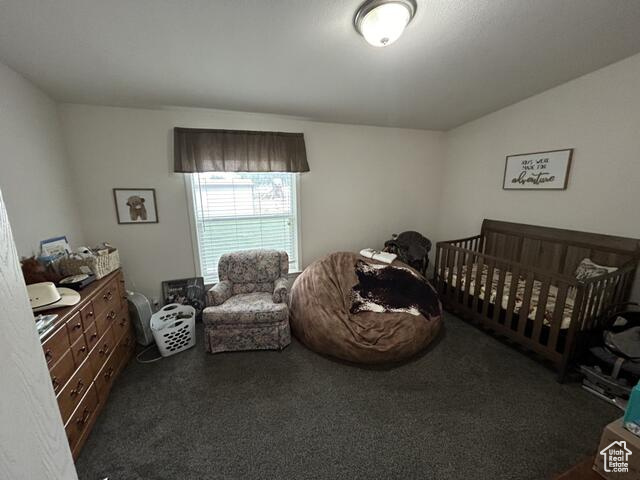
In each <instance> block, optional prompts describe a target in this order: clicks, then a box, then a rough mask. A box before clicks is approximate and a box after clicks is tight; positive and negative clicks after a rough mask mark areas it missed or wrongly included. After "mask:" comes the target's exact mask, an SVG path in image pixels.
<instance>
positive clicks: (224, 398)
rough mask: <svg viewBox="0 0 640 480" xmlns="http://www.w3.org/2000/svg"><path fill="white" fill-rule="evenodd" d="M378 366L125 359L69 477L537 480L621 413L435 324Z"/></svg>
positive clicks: (485, 340) (578, 452) (451, 325)
mask: <svg viewBox="0 0 640 480" xmlns="http://www.w3.org/2000/svg"><path fill="white" fill-rule="evenodd" d="M445 326H446V331H445V333H444V334H443V335H442V336H441V337H440V339H439V341H438V342H437V344H436V345H434V346H433V347H432V348H431V349H430V350H429V351H428V352H427V353H426V354H424V355H422V356H421V357H419V358H417V359H415V360H414V361H412V362H410V363H407V364H404V365H401V366H397V367H395V368H390V369H367V368H361V367H355V366H352V365H347V364H344V363H340V362H336V361H332V360H329V359H327V358H324V357H321V356H319V355H317V354H315V353H314V352H311V351H309V350H307V349H306V348H305V347H303V346H302V345H301V344H299V343H297V342H295V341H294V343H293V344H292V345H291V346H289V347H288V348H287V349H286V350H284V351H283V352H281V353H278V352H242V353H226V354H218V355H207V354H205V353H204V352H203V348H202V342H201V338H199V339H198V340H199V344H198V345H197V346H196V348H195V349H191V350H190V351H188V352H184V353H181V354H178V355H176V356H174V357H170V358H167V359H164V360H161V361H160V362H157V363H153V364H147V365H143V364H138V363H135V362H132V363H131V365H130V366H129V367H128V368H127V369H126V370H125V371H124V372H123V374H122V376H121V378H120V379H119V380H118V381H117V382H116V385H115V386H114V388H113V391H112V393H111V397H110V398H109V402H108V403H107V406H106V408H105V410H104V412H103V414H102V416H101V417H100V418H99V420H98V422H97V424H96V426H95V428H94V431H93V433H92V434H91V436H90V438H89V440H88V442H87V444H86V446H85V447H84V450H83V452H82V454H81V456H80V458H79V461H78V463H77V468H78V474H79V476H80V479H81V480H94V479H102V478H104V477H109V479H110V480H121V479H122V480H124V479H127V480H129V479H167V480H168V479H171V480H177V479H180V480H187V479H236V478H237V479H258V478H260V479H263V478H265V479H266V478H269V479H279V478H291V479H307V478H310V479H321V478H345V479H347V478H349V479H360V478H362V479H374V478H375V479H378V478H381V479H396V478H397V479H410V478H421V479H466V478H469V479H479V478H480V479H488V478H491V479H500V478H504V479H543V478H551V477H552V475H553V474H554V473H558V472H560V471H563V470H565V469H567V468H569V467H570V466H571V465H572V464H574V463H576V462H578V461H579V460H581V459H582V458H583V457H584V456H585V455H587V454H590V453H593V452H594V451H595V449H596V447H597V445H598V440H599V437H600V433H601V430H602V428H603V427H604V425H606V424H607V423H608V422H610V421H612V420H613V419H614V418H616V417H617V416H619V415H620V412H619V411H618V410H616V409H615V408H614V407H612V406H609V405H608V404H606V403H604V402H602V401H601V400H598V399H596V398H595V397H592V396H590V395H589V394H588V393H586V392H584V391H583V390H581V389H580V387H579V386H578V385H577V384H571V385H559V384H558V383H556V380H555V374H554V373H553V372H552V371H551V370H549V369H547V368H546V367H544V366H543V365H541V364H539V363H537V362H535V361H534V360H532V359H530V358H528V357H527V356H525V355H523V354H522V353H520V352H518V351H517V350H515V349H513V348H511V347H509V346H506V345H503V344H502V343H501V342H499V341H497V340H496V339H494V338H492V337H491V336H489V335H486V334H484V333H483V332H481V331H479V330H477V329H476V328H474V327H472V326H469V325H467V324H465V323H464V322H462V321H461V320H459V319H457V318H455V317H452V316H450V315H449V316H448V317H447V318H446V323H445Z"/></svg>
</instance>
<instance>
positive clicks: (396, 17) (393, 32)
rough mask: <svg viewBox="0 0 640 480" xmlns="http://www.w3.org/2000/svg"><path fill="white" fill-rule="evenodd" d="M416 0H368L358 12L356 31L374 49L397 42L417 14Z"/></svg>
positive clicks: (354, 20)
mask: <svg viewBox="0 0 640 480" xmlns="http://www.w3.org/2000/svg"><path fill="white" fill-rule="evenodd" d="M416 8H417V5H416V2H415V0H367V1H366V2H364V3H363V4H362V5H360V8H358V11H357V12H356V16H355V18H354V19H353V23H354V25H355V27H356V30H357V31H358V33H359V34H360V35H362V36H363V37H364V39H365V40H366V41H367V42H369V43H370V44H371V45H373V46H374V47H386V46H387V45H391V44H392V43H393V42H395V41H396V40H397V39H398V38H400V35H402V32H404V29H405V27H406V26H407V25H408V24H409V22H410V21H411V19H412V18H413V16H414V15H415V13H416Z"/></svg>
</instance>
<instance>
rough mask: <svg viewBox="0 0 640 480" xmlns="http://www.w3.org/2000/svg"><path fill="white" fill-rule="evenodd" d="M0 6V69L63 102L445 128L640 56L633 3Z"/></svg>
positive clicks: (183, 1) (41, 2) (37, 0)
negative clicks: (404, 20)
mask: <svg viewBox="0 0 640 480" xmlns="http://www.w3.org/2000/svg"><path fill="white" fill-rule="evenodd" d="M359 3H360V0H0V59H1V60H2V61H3V62H5V63H6V64H7V65H9V66H10V67H12V68H14V69H15V70H17V71H18V72H20V73H22V74H23V75H24V76H26V77H27V78H29V79H30V80H32V81H33V82H34V83H36V84H37V85H39V86H40V87H41V88H42V89H44V90H45V91H47V92H48V93H49V94H51V95H52V96H53V97H54V98H55V99H56V100H59V101H62V102H78V103H95V104H106V105H123V106H163V105H179V106H195V107H212V108H220V109H229V110H241V111H253V112H268V113H279V114H290V115H296V116H302V117H309V118H312V119H316V120H324V121H336V122H347V123H362V124H373V125H390V126H400V127H415V128H428V129H448V128H451V127H454V126H457V125H460V124H462V123H465V122H467V121H469V120H472V119H474V118H477V117H479V116H482V115H483V114H486V113H488V112H491V111H494V110H497V109H499V108H501V107H503V106H506V105H509V104H511V103H514V102H516V101H518V100H521V99H523V98H526V97H528V96H530V95H533V94H535V93H538V92H541V91H543V90H546V89H548V88H550V87H553V86H555V85H558V84H561V83H563V82H565V81H567V80H569V79H572V78H575V77H577V76H580V75H582V74H584V73H587V72H590V71H593V70H596V69H598V68H600V67H603V66H605V65H608V64H610V63H612V62H615V61H617V60H620V59H622V58H625V57H628V56H630V55H632V54H634V53H637V52H639V51H640V1H639V0H418V12H417V14H416V17H415V18H414V20H413V22H412V23H411V24H410V25H409V27H408V28H407V30H406V32H405V34H404V36H403V37H402V38H400V39H399V40H398V41H397V42H396V43H395V44H393V45H391V46H389V47H387V48H383V49H377V48H373V47H370V46H369V45H368V44H366V43H365V42H364V40H363V39H362V38H361V37H359V36H358V34H357V33H356V32H355V30H354V29H353V26H352V19H353V14H354V12H355V9H356V8H357V6H358V5H359Z"/></svg>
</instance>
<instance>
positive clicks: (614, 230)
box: [438, 55, 640, 298]
mask: <svg viewBox="0 0 640 480" xmlns="http://www.w3.org/2000/svg"><path fill="white" fill-rule="evenodd" d="M562 148H574V149H575V150H574V153H573V161H572V166H571V172H570V175H569V185H568V187H567V189H566V190H563V191H513V190H502V176H503V171H504V163H505V156H506V155H509V154H513V153H526V152H539V151H542V150H554V149H562ZM639 192H640V55H636V56H633V57H631V58H628V59H626V60H624V61H622V62H619V63H616V64H614V65H611V66H609V67H606V68H604V69H602V70H598V71H596V72H593V73H591V74H589V75H585V76H584V77H581V78H579V79H576V80H574V81H571V82H569V83H566V84H564V85H562V86H560V87H556V88H554V89H552V90H548V91H547V92H544V93H542V94H540V95H536V96H535V97H531V98H529V99H527V100H524V101H522V102H520V103H517V104H515V105H512V106H510V107H507V108H505V109H503V110H500V111H498V112H495V113H493V114H491V115H488V116H486V117H483V118H481V119H479V120H476V121H474V122H471V123H468V124H466V125H463V126H462V127H459V128H456V129H455V130H452V131H450V132H448V133H447V161H446V167H445V170H444V180H443V194H442V198H441V202H440V205H441V208H442V214H441V215H440V217H439V228H438V237H439V238H440V239H446V238H455V237H459V236H465V235H470V234H475V233H477V232H479V230H480V224H481V222H482V219H483V218H494V219H500V220H510V221H515V222H522V223H531V224H538V225H547V226H554V227H562V228H569V229H574V230H586V231H592V232H599V233H608V234H612V235H622V236H627V237H635V238H640V193H639ZM638 287H640V285H639V282H637V281H636V290H635V292H636V293H635V297H636V298H639V297H640V292H639V291H638V290H639V288H638Z"/></svg>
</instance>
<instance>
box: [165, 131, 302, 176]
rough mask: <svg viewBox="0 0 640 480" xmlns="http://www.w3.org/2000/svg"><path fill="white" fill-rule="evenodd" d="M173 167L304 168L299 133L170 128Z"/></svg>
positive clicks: (184, 170) (200, 169) (217, 169)
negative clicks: (171, 129)
mask: <svg viewBox="0 0 640 480" xmlns="http://www.w3.org/2000/svg"><path fill="white" fill-rule="evenodd" d="M173 151H174V159H173V161H174V171H175V172H181V173H195V172H308V171H309V164H308V163H307V152H306V149H305V145H304V135H303V134H302V133H285V132H255V131H248V130H210V129H201V128H179V127H175V128H174V129H173Z"/></svg>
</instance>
